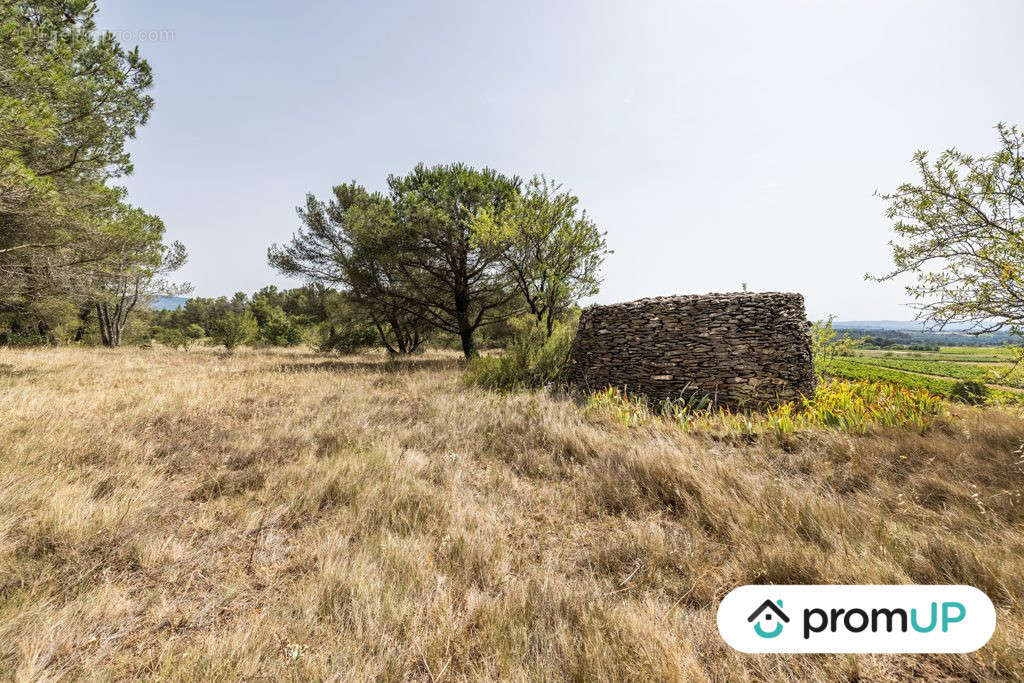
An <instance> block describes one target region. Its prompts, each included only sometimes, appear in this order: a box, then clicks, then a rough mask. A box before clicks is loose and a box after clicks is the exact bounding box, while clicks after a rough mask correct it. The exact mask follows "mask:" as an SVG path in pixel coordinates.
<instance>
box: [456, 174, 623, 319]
mask: <svg viewBox="0 0 1024 683" xmlns="http://www.w3.org/2000/svg"><path fill="white" fill-rule="evenodd" d="M477 220H478V224H477V226H476V231H477V235H478V239H479V240H481V241H482V242H486V243H490V244H492V245H495V246H496V247H497V248H498V249H499V250H500V251H501V253H502V260H503V262H504V264H505V265H506V267H507V269H508V272H509V274H510V275H511V277H512V280H513V282H514V283H515V285H516V287H517V288H518V290H519V293H520V294H521V295H522V298H523V301H525V303H526V306H527V308H528V309H529V312H530V314H531V315H533V316H534V317H535V318H536V319H537V322H538V323H540V324H542V326H543V327H544V329H545V331H546V333H547V335H548V336H549V337H550V336H551V334H552V333H553V332H554V326H555V321H556V320H558V319H559V318H560V317H562V316H564V315H565V314H566V312H568V311H569V309H570V308H571V307H572V306H574V305H575V304H576V302H578V301H579V300H580V299H582V298H584V297H588V296H592V295H594V294H596V293H597V291H598V288H599V286H600V284H601V276H600V270H601V265H602V264H603V262H604V259H605V256H607V255H608V254H609V253H611V252H610V251H609V250H608V247H607V242H606V241H605V233H602V232H601V231H600V230H598V228H597V226H596V225H595V224H594V222H593V221H592V220H590V218H589V217H588V216H587V213H586V211H580V210H579V199H578V198H577V197H576V196H575V195H573V194H571V193H569V192H566V191H564V190H562V188H561V186H560V185H558V184H556V183H553V182H551V181H549V180H547V179H546V178H544V177H543V176H536V177H534V178H533V179H532V180H531V181H530V182H529V183H527V184H526V186H525V187H524V188H523V190H522V193H521V194H519V195H517V196H515V197H514V198H513V199H512V200H511V201H510V202H508V203H507V205H506V206H505V208H504V210H503V211H502V212H501V213H500V214H494V213H492V212H490V211H483V212H482V213H481V214H480V215H479V216H478V219H477Z"/></svg>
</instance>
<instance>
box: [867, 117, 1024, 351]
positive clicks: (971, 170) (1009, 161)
mask: <svg viewBox="0 0 1024 683" xmlns="http://www.w3.org/2000/svg"><path fill="white" fill-rule="evenodd" d="M996 130H997V131H998V136H999V143H1000V145H999V149H997V150H996V151H995V152H993V153H992V154H988V155H984V156H972V155H969V154H965V153H963V152H960V151H957V150H956V149H948V150H946V151H944V152H942V153H941V154H940V155H939V156H938V157H937V158H936V159H935V160H934V161H930V160H929V157H928V154H927V152H924V151H919V152H917V154H915V155H914V163H915V164H916V165H917V169H918V172H919V173H920V176H921V178H920V181H919V182H917V183H905V184H903V185H900V186H899V187H898V188H896V191H895V192H892V193H891V194H884V195H881V196H882V199H884V200H885V201H886V202H887V204H888V208H887V215H888V217H889V218H890V219H893V220H894V221H895V223H894V226H893V227H894V229H895V231H896V239H895V240H893V241H892V242H891V243H890V244H891V246H892V256H893V261H894V263H895V267H894V268H893V270H892V271H890V272H888V273H886V274H884V275H882V276H870V275H869V276H868V277H869V278H870V279H876V280H890V279H892V278H895V277H897V276H899V275H903V274H906V273H912V274H913V275H914V276H915V278H916V279H915V282H914V283H913V284H911V285H909V286H908V287H907V292H908V294H910V295H911V296H913V297H914V299H915V300H916V301H917V302H918V309H919V312H920V313H919V317H920V318H921V319H923V320H925V321H927V322H928V323H930V324H931V325H932V326H933V327H934V328H937V329H941V328H942V327H944V326H946V325H947V324H949V323H953V322H958V323H966V324H967V325H968V328H969V331H971V332H973V333H976V334H981V333H986V332H995V331H998V330H1003V329H1008V330H1010V331H1011V332H1013V333H1015V334H1021V333H1022V332H1024V131H1022V130H1021V129H1020V128H1018V127H1017V126H1013V125H1006V124H1002V123H1001V124H999V125H997V126H996Z"/></svg>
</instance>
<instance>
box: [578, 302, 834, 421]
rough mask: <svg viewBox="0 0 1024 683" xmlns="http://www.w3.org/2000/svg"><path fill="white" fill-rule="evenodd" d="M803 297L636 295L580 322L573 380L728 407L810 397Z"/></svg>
mask: <svg viewBox="0 0 1024 683" xmlns="http://www.w3.org/2000/svg"><path fill="white" fill-rule="evenodd" d="M808 327H809V326H808V323H807V317H806V313H805V311H804V297H803V296H802V295H800V294H788V293H780V292H765V293H752V292H750V293H748V292H743V293H736V294H707V295H700V296H672V297H659V298H654V299H640V300H638V301H631V302H628V303H623V304H614V305H611V306H593V307H590V308H588V309H586V310H585V311H584V312H583V315H582V316H581V317H580V326H579V331H578V332H577V334H576V339H575V341H574V342H573V347H572V351H571V353H570V357H569V367H568V375H569V381H570V382H571V383H573V384H575V385H576V386H578V387H580V388H582V389H584V390H586V391H595V390H600V389H604V388H606V387H609V386H612V387H618V388H624V389H626V390H627V391H629V392H630V393H638V394H644V395H647V396H649V397H650V398H652V399H655V400H661V399H675V398H679V397H680V396H689V395H692V394H698V395H708V396H710V397H712V398H713V399H714V400H715V401H716V402H717V403H719V404H721V405H726V406H733V407H762V406H766V405H776V404H779V403H784V402H786V401H792V400H794V399H797V398H799V396H800V395H801V394H803V395H805V396H809V395H810V394H811V393H813V391H814V381H815V380H814V364H813V359H812V355H811V337H810V331H809V329H808Z"/></svg>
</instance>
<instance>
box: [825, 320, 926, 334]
mask: <svg viewBox="0 0 1024 683" xmlns="http://www.w3.org/2000/svg"><path fill="white" fill-rule="evenodd" d="M832 327H834V328H836V329H839V330H850V329H857V330H894V331H897V332H902V331H904V330H906V331H910V332H920V331H921V330H923V329H924V325H923V324H922V323H921V322H920V321H913V320H837V321H835V322H833V323H832Z"/></svg>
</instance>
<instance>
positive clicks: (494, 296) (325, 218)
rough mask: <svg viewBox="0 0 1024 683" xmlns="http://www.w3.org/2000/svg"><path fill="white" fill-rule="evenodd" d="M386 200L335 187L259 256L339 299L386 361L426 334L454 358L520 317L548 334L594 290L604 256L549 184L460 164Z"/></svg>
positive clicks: (396, 181)
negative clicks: (368, 324)
mask: <svg viewBox="0 0 1024 683" xmlns="http://www.w3.org/2000/svg"><path fill="white" fill-rule="evenodd" d="M387 187H388V190H387V193H386V194H382V193H371V192H368V191H367V190H366V189H365V188H363V187H362V186H360V185H357V184H356V183H348V184H345V185H338V186H336V187H335V188H334V197H333V198H332V199H331V200H330V201H329V202H322V201H320V200H318V199H316V197H314V196H313V195H308V196H307V197H306V205H305V206H304V207H300V208H299V216H300V218H301V220H302V222H303V227H302V228H301V229H300V230H299V232H298V233H297V234H295V235H294V236H293V237H292V239H291V241H290V242H289V243H288V244H285V245H284V246H278V245H273V246H272V247H271V248H270V249H269V251H268V259H269V261H270V264H271V265H272V266H273V267H275V268H277V269H278V270H280V271H281V272H283V273H286V274H288V275H294V276H301V277H304V278H307V279H310V280H312V281H314V282H318V283H320V284H322V285H324V286H331V287H339V288H342V289H344V291H345V292H346V293H347V295H348V296H349V298H350V301H351V304H352V305H353V306H355V307H357V308H359V309H360V310H362V311H364V312H365V313H366V314H367V315H368V316H369V317H370V318H371V319H372V320H373V323H374V325H375V326H376V327H378V328H381V329H383V328H390V330H391V335H392V337H393V338H395V339H397V340H398V341H399V344H398V345H397V349H396V350H397V351H398V352H401V353H409V352H412V351H414V350H416V347H417V346H418V343H405V341H406V340H413V339H415V340H419V339H421V338H422V336H424V335H425V334H426V333H427V332H428V331H433V332H435V333H437V334H447V335H454V336H456V337H458V339H459V344H460V346H461V348H462V351H463V354H464V355H465V356H466V358H471V357H473V356H474V355H476V353H477V348H478V336H479V333H480V332H481V331H482V330H485V329H486V328H488V327H494V326H500V325H502V324H504V323H505V322H506V321H508V320H510V319H512V318H514V317H516V316H518V315H521V314H523V313H530V314H531V315H533V316H534V317H535V318H536V319H537V320H538V321H540V322H542V323H543V325H544V327H545V330H546V333H547V334H548V335H551V334H553V333H554V327H555V323H556V322H557V321H558V320H560V319H563V318H564V317H565V316H566V315H567V314H568V312H569V311H570V310H571V309H572V308H573V307H574V306H575V304H576V302H577V301H578V300H579V298H581V297H583V296H589V295H592V294H595V293H596V292H597V286H598V284H599V282H600V279H599V270H600V266H601V264H602V262H603V261H604V257H605V254H606V253H608V252H607V248H606V246H605V239H604V235H603V233H601V232H599V231H598V229H597V227H596V226H595V225H594V223H593V222H592V221H590V220H589V219H588V218H587V217H586V214H585V213H582V212H579V211H578V210H577V204H578V200H577V198H576V197H575V196H573V195H572V194H570V193H567V192H564V191H562V190H561V189H560V187H559V186H558V185H555V184H552V183H549V182H548V181H547V180H545V179H543V178H535V179H534V180H533V181H532V182H530V183H528V184H527V185H526V186H525V187H523V184H522V181H521V180H520V179H519V178H518V177H516V176H511V177H510V176H505V175H503V174H501V173H498V172H497V171H494V170H492V169H488V168H485V169H482V170H479V169H475V168H472V167H469V166H466V165H464V164H449V165H438V166H426V165H424V164H419V165H417V166H416V167H415V168H414V169H413V170H412V171H410V172H409V173H408V174H406V175H404V176H397V175H392V176H389V177H388V179H387Z"/></svg>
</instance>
